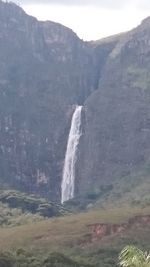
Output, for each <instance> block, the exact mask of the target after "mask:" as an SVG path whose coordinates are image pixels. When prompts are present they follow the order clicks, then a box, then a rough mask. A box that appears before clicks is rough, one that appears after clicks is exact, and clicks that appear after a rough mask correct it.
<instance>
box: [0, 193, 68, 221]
mask: <svg viewBox="0 0 150 267" xmlns="http://www.w3.org/2000/svg"><path fill="white" fill-rule="evenodd" d="M68 212H69V211H67V210H66V209H65V208H63V207H62V206H61V205H60V204H57V203H54V202H48V201H47V200H46V199H44V198H38V197H37V196H35V195H28V194H26V193H21V192H19V191H12V190H1V191H0V226H15V225H21V224H25V223H29V222H36V221H39V220H42V219H43V218H49V217H58V216H62V215H64V214H67V213H68Z"/></svg>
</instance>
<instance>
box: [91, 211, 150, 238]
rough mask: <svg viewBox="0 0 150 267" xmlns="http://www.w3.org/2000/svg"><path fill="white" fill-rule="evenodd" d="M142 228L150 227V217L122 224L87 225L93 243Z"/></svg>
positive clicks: (139, 217) (141, 217)
mask: <svg viewBox="0 0 150 267" xmlns="http://www.w3.org/2000/svg"><path fill="white" fill-rule="evenodd" d="M140 226H142V227H144V226H150V215H144V216H136V217H134V218H131V219H129V221H128V222H127V223H121V224H106V223H95V224H90V225H87V227H88V228H89V230H90V233H91V237H90V240H91V242H94V241H96V240H101V239H103V238H104V237H109V236H113V235H121V234H123V233H124V232H126V231H127V230H130V229H132V228H135V227H140Z"/></svg>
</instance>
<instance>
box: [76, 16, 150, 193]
mask: <svg viewBox="0 0 150 267" xmlns="http://www.w3.org/2000/svg"><path fill="white" fill-rule="evenodd" d="M149 24H150V19H149V18H148V19H147V20H145V21H143V23H142V24H141V25H140V26H139V27H138V28H136V29H134V30H133V31H131V32H129V33H126V34H124V35H123V36H122V37H121V39H120V40H119V41H118V42H117V44H116V46H115V48H114V49H113V50H112V52H111V53H110V54H109V56H108V58H107V62H106V64H105V66H104V68H103V70H102V73H101V76H100V79H99V86H98V90H97V91H96V92H94V93H93V94H92V95H91V96H89V97H88V99H87V100H86V102H85V107H84V113H85V119H84V122H85V123H84V135H83V136H82V140H81V144H80V147H81V149H80V159H79V162H78V172H79V177H80V179H79V181H80V184H79V187H78V188H79V191H80V190H81V191H80V192H83V191H84V190H87V191H91V190H97V189H98V185H99V186H100V185H102V184H113V183H114V180H116V179H118V178H121V177H126V176H129V175H132V173H133V172H134V171H136V170H137V169H138V170H139V169H140V168H141V166H142V165H143V164H145V163H148V164H149V155H150V146H149V139H150V105H149V104H150V79H149V71H150V61H149V57H150V46H149V42H150V28H149ZM135 179H136V178H135ZM85 181H86V182H85Z"/></svg>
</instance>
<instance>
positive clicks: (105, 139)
mask: <svg viewBox="0 0 150 267" xmlns="http://www.w3.org/2000/svg"><path fill="white" fill-rule="evenodd" d="M149 38H150V31H149V19H147V20H146V21H144V22H143V24H142V25H141V26H140V27H138V28H137V29H135V30H133V31H131V32H129V33H127V34H124V35H120V36H116V37H114V38H110V39H108V40H107V39H105V40H102V41H100V42H96V43H85V42H83V41H82V40H80V39H79V38H78V37H77V36H76V34H75V33H73V32H72V31H71V30H70V29H68V28H66V27H64V26H62V25H60V24H56V23H53V22H48V21H47V22H39V21H37V20H36V19H35V18H33V17H31V16H28V15H27V14H25V12H24V11H23V10H22V9H21V8H19V7H18V6H16V5H15V4H13V3H3V2H2V1H0V181H1V186H3V187H13V188H17V189H21V190H23V191H27V192H34V193H39V194H41V195H44V196H47V197H49V198H50V199H57V200H60V184H61V178H62V168H63V161H64V157H65V150H66V143H67V138H68V133H69V129H70V122H71V117H72V114H73V111H74V108H75V105H76V104H80V105H84V108H83V118H82V128H83V129H82V131H83V135H82V137H81V140H80V144H79V153H78V154H79V155H78V161H77V168H76V193H77V194H79V195H80V194H82V193H83V192H87V191H89V190H90V191H91V190H95V188H97V187H98V186H100V185H101V184H104V183H106V182H107V183H110V181H111V183H113V179H114V178H115V177H121V176H123V175H126V174H128V173H130V172H131V171H132V169H134V168H136V167H137V166H139V165H140V164H143V163H144V162H146V161H147V160H148V159H149V152H150V146H149V138H150V115H149V114H150V106H149V101H150V93H149V84H150V79H149V70H150V61H149V56H150V54H149V53H150V49H149Z"/></svg>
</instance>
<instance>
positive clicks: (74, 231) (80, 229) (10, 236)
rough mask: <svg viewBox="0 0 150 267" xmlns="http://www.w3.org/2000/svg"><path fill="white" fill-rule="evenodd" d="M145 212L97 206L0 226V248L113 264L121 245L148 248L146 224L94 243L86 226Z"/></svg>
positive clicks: (148, 210) (145, 212)
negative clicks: (91, 208)
mask: <svg viewBox="0 0 150 267" xmlns="http://www.w3.org/2000/svg"><path fill="white" fill-rule="evenodd" d="M149 214H150V207H147V208H144V209H140V208H136V207H133V208H129V207H127V206H124V207H122V208H113V209H107V210H105V209H97V210H92V211H88V212H85V213H79V214H74V215H68V216H64V217H60V218H53V219H48V220H43V221H40V222H34V223H30V224H28V225H24V226H19V227H12V228H7V229H6V228H1V229H0V240H1V242H0V250H1V251H12V253H14V254H15V253H17V252H16V251H18V249H23V251H24V250H25V251H27V252H30V253H31V254H30V257H31V255H32V256H33V255H34V257H36V259H38V258H39V260H40V259H44V258H46V257H47V255H49V254H50V253H54V252H55V253H60V252H61V253H62V254H63V255H65V256H66V257H67V258H69V259H70V258H71V259H73V260H74V261H77V262H84V264H87V263H88V264H91V266H115V265H114V264H116V262H117V255H118V253H119V251H120V249H121V248H122V247H123V246H125V245H127V244H136V245H137V246H139V247H142V248H144V249H145V248H146V249H149V237H150V227H149V225H147V226H146V227H144V228H143V227H141V226H136V227H134V229H132V230H131V229H128V230H127V231H125V232H124V233H123V234H121V235H120V234H116V235H115V234H114V235H110V236H106V237H104V238H102V239H100V240H98V239H97V240H96V241H95V242H93V241H92V240H91V230H90V229H89V227H88V225H89V224H94V223H105V224H121V223H125V222H127V221H128V219H129V218H132V217H134V216H136V215H149ZM27 252H26V253H27ZM21 253H22V252H21ZM23 253H25V252H23ZM26 258H28V257H26ZM112 263H113V265H112ZM27 266H30V265H27ZM31 266H32V265H31ZM39 266H42V265H39ZM48 266H55V265H48ZM56 266H57V265H56ZM58 266H59V265H58ZM60 266H65V265H60ZM68 266H72V265H68ZM73 266H74V265H73ZM75 266H76V265H75ZM79 266H83V265H79ZM85 266H88V265H85Z"/></svg>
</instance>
